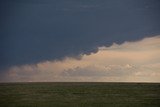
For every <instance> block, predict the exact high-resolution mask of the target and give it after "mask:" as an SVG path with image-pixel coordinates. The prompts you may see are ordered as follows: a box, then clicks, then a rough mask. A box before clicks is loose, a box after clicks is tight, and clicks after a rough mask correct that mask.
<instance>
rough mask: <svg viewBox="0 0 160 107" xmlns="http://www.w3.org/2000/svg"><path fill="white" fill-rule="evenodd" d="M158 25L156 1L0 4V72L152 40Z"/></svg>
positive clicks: (8, 0)
mask: <svg viewBox="0 0 160 107" xmlns="http://www.w3.org/2000/svg"><path fill="white" fill-rule="evenodd" d="M159 19H160V1H159V0H116V1H115V0H87V1H85V0H80V1H75V0H61V1H59V0H27V1H26V0H1V1H0V68H1V69H4V68H8V67H12V66H18V65H27V64H36V63H40V62H45V61H53V60H62V59H63V58H65V57H75V58H79V57H81V55H84V54H87V55H89V54H91V53H95V52H97V51H98V47H101V46H110V45H111V44H112V43H117V44H121V43H123V42H125V41H135V40H140V39H143V38H145V37H149V36H154V35H157V34H160V20H159ZM1 71H2V70H1Z"/></svg>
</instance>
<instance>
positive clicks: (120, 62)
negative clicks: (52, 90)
mask: <svg viewBox="0 0 160 107" xmlns="http://www.w3.org/2000/svg"><path fill="white" fill-rule="evenodd" d="M159 55H160V36H155V37H151V38H145V39H143V40H141V41H136V42H125V43H123V44H121V45H118V44H112V45H111V46H110V47H99V48H98V52H97V53H92V54H90V55H82V58H81V60H77V59H74V58H72V57H66V58H65V59H63V60H61V61H59V60H57V61H45V62H41V63H37V64H32V65H23V66H14V67H11V68H10V69H8V70H6V71H5V72H3V73H1V74H0V82H29V81H30V82H31V81H32V82H44V81H46V82H47V81H49V82H57V81H58V82H62V81H63V82H64V81H65V82H70V81H72V82H82V81H83V82H91V81H92V82H93V81H94V82H102V81H103V82H160V56H159Z"/></svg>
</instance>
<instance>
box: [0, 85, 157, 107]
mask: <svg viewBox="0 0 160 107" xmlns="http://www.w3.org/2000/svg"><path fill="white" fill-rule="evenodd" d="M0 107H160V83H105V82H97V83H96V82H91V83H88V82H84V83H83V82H77V83H76V82H46V83H45V82H44V83H0Z"/></svg>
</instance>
